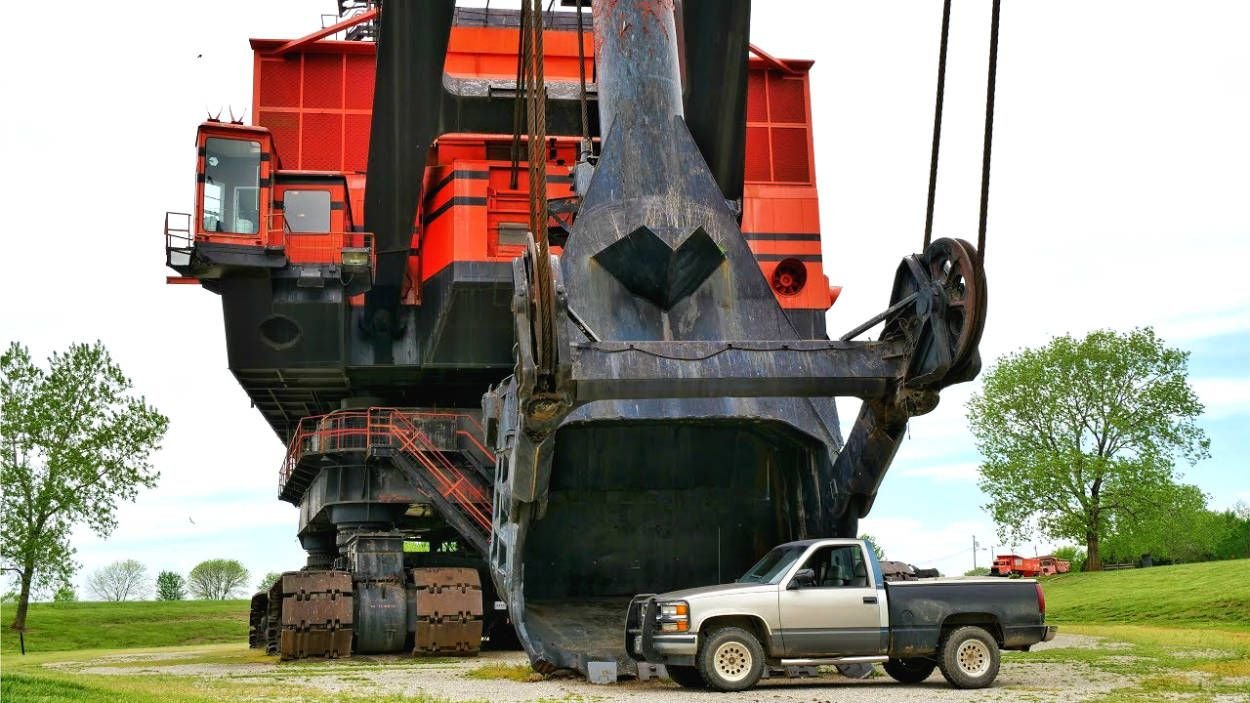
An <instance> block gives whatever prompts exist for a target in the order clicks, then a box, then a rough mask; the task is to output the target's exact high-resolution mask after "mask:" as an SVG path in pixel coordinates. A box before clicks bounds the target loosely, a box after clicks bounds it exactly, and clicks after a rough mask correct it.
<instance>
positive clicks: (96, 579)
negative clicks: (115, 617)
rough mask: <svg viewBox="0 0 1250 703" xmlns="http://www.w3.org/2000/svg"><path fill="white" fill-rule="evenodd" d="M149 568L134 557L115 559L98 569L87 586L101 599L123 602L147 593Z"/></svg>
mask: <svg viewBox="0 0 1250 703" xmlns="http://www.w3.org/2000/svg"><path fill="white" fill-rule="evenodd" d="M147 581H148V568H147V567H146V566H144V565H143V563H142V562H139V561H136V560H134V559H126V560H124V561H115V562H113V563H112V564H109V565H108V566H105V567H103V568H100V569H97V570H96V572H95V573H94V574H92V575H91V578H89V579H87V588H88V589H89V590H90V591H91V592H92V593H94V594H95V595H96V597H97V598H99V599H100V600H107V601H113V602H121V601H124V600H139V599H141V598H143V596H145V595H147V590H148V589H147Z"/></svg>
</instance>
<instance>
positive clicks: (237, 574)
mask: <svg viewBox="0 0 1250 703" xmlns="http://www.w3.org/2000/svg"><path fill="white" fill-rule="evenodd" d="M248 575H249V574H248V572H247V569H245V568H243V565H242V564H240V563H239V562H237V561H235V560H234V559H209V560H207V561H202V562H200V563H199V564H196V565H195V568H194V569H191V573H190V574H189V575H188V578H187V583H188V585H189V586H190V587H191V592H192V593H194V594H195V597H196V598H202V599H204V600H226V599H227V598H230V597H231V596H233V595H237V593H238V591H239V590H240V589H242V588H244V587H245V585H246V584H247V580H248Z"/></svg>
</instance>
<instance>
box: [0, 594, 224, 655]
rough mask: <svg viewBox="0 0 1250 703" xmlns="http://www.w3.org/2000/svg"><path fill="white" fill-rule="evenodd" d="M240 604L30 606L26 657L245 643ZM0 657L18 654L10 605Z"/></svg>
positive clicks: (0, 633)
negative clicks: (216, 643) (102, 650)
mask: <svg viewBox="0 0 1250 703" xmlns="http://www.w3.org/2000/svg"><path fill="white" fill-rule="evenodd" d="M247 609H248V602H247V601H245V600H227V601H203V600H190V601H141V602H135V603H31V604H30V612H29V613H27V615H26V651H27V652H30V653H39V652H60V651H66V650H74V649H126V648H131V647H173V646H178V645H187V644H210V643H214V642H245V641H247ZM0 618H2V619H0V623H2V625H0V654H5V655H8V654H11V653H14V652H17V651H18V640H17V633H15V632H13V631H12V630H10V629H9V623H10V622H11V621H12V619H13V605H12V604H9V603H6V604H4V606H3V607H0Z"/></svg>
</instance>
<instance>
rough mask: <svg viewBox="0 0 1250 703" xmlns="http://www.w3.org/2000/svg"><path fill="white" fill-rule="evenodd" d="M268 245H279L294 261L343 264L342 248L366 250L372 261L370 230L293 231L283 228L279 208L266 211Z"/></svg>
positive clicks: (283, 219) (284, 220)
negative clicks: (267, 214)
mask: <svg viewBox="0 0 1250 703" xmlns="http://www.w3.org/2000/svg"><path fill="white" fill-rule="evenodd" d="M268 231H269V246H271V247H282V248H283V249H284V250H285V252H286V258H287V259H288V260H289V261H290V262H291V263H294V264H343V265H348V264H349V262H348V261H346V260H345V259H344V255H343V253H344V250H348V251H364V252H366V253H367V256H368V262H369V267H370V268H372V267H373V265H374V263H375V262H374V247H373V234H372V233H369V232H295V231H291V230H289V229H287V220H286V217H285V215H284V214H283V212H282V211H281V210H274V211H273V212H270V213H269V230H268Z"/></svg>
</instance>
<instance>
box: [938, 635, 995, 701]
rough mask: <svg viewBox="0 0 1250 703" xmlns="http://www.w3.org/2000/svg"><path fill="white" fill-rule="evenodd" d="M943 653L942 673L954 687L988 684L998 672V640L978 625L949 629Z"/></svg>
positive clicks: (940, 664) (981, 686)
mask: <svg viewBox="0 0 1250 703" xmlns="http://www.w3.org/2000/svg"><path fill="white" fill-rule="evenodd" d="M941 654H942V656H941V661H940V663H939V666H940V667H941V669H942V676H945V677H946V680H947V681H949V682H950V684H951V685H952V686H954V687H955V688H985V687H986V686H989V685H990V684H991V683H993V682H994V679H995V678H996V677H997V676H998V659H999V654H998V643H997V642H995V641H994V637H993V635H991V634H990V633H988V632H986V631H985V630H983V629H981V628H979V627H974V626H965V627H961V628H959V629H957V630H955V631H954V632H952V633H950V635H948V636H947V637H946V641H945V642H944V643H943V644H942V652H941Z"/></svg>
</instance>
